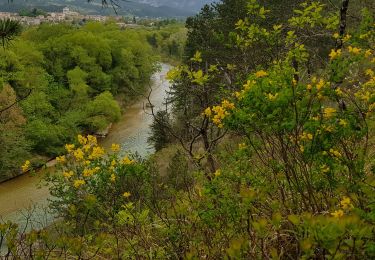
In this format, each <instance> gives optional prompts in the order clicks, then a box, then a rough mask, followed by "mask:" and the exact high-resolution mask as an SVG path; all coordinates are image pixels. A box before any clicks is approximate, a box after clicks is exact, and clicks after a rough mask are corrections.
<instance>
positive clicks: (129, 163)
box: [121, 156, 134, 165]
mask: <svg viewBox="0 0 375 260" xmlns="http://www.w3.org/2000/svg"><path fill="white" fill-rule="evenodd" d="M133 163H134V160H130V159H129V157H128V156H125V157H124V158H123V159H122V161H121V164H123V165H131V164H133Z"/></svg>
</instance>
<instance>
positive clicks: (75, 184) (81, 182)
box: [73, 180, 86, 189]
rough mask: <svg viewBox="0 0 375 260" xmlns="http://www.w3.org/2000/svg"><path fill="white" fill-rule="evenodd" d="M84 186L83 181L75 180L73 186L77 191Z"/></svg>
mask: <svg viewBox="0 0 375 260" xmlns="http://www.w3.org/2000/svg"><path fill="white" fill-rule="evenodd" d="M85 184H86V182H85V180H75V181H74V184H73V186H74V187H75V188H77V189H78V188H79V187H81V186H82V185H85Z"/></svg>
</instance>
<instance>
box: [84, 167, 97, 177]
mask: <svg viewBox="0 0 375 260" xmlns="http://www.w3.org/2000/svg"><path fill="white" fill-rule="evenodd" d="M94 173H95V170H93V169H84V170H83V176H84V177H91V176H92V175H94Z"/></svg>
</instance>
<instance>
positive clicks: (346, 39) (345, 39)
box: [343, 34, 352, 42]
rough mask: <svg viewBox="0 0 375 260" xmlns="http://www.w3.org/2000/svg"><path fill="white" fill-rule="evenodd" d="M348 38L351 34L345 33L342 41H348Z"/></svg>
mask: <svg viewBox="0 0 375 260" xmlns="http://www.w3.org/2000/svg"><path fill="white" fill-rule="evenodd" d="M350 38H352V36H351V35H349V34H347V35H345V37H344V39H343V41H344V42H347V41H349V40H350Z"/></svg>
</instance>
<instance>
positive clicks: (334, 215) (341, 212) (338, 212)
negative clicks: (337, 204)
mask: <svg viewBox="0 0 375 260" xmlns="http://www.w3.org/2000/svg"><path fill="white" fill-rule="evenodd" d="M331 215H332V216H333V217H335V218H341V217H343V216H344V211H342V210H341V209H339V210H336V211H335V212H333V213H331Z"/></svg>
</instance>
